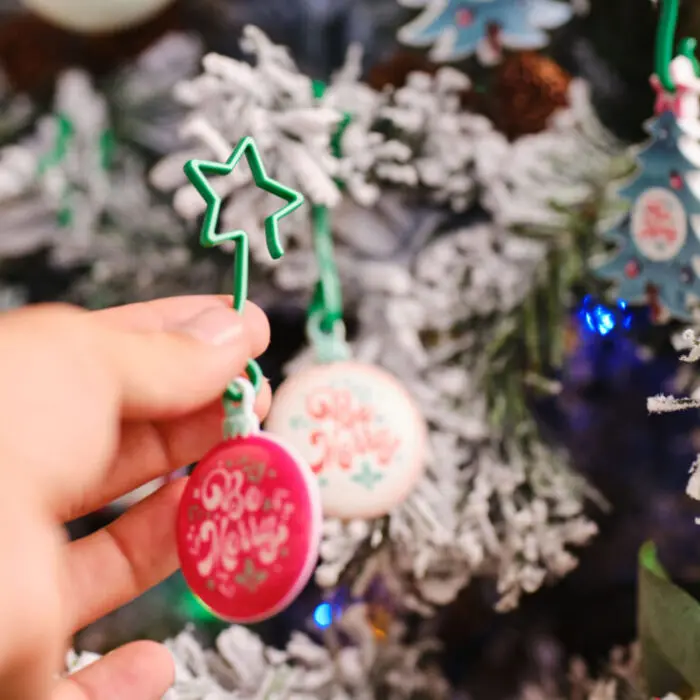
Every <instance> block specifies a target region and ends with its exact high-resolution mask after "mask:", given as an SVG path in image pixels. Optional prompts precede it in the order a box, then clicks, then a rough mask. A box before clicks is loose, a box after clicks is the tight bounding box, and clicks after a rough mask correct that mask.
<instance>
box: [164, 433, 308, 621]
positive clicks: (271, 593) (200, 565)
mask: <svg viewBox="0 0 700 700" xmlns="http://www.w3.org/2000/svg"><path fill="white" fill-rule="evenodd" d="M321 523H322V515H321V502H320V495H319V488H318V484H317V483H316V480H315V478H314V476H313V474H312V472H311V470H310V468H309V466H308V464H306V463H305V462H304V460H303V458H302V457H301V456H300V455H298V454H297V453H296V451H295V450H294V449H293V448H290V447H288V446H287V445H285V444H284V443H283V442H282V441H280V440H279V439H277V438H276V437H274V436H271V435H269V434H267V433H256V434H253V435H251V436H249V437H239V438H235V439H231V440H226V441H224V442H222V443H221V444H219V445H218V446H217V447H215V448H214V449H213V450H211V452H209V453H208V454H207V455H206V456H205V457H204V458H203V459H202V460H201V461H200V462H199V464H198V465H197V467H196V468H195V470H194V472H193V473H192V475H191V476H190V478H189V482H188V484H187V487H186V489H185V492H184V494H183V497H182V501H181V502H180V508H179V511H178V516H177V543H178V552H179V556H180V563H181V567H182V573H183V575H184V577H185V580H186V581H187V583H188V585H189V587H190V588H191V589H192V591H193V592H194V593H195V595H197V597H198V598H200V600H201V601H202V602H203V603H204V604H205V605H206V606H207V607H208V608H210V609H211V610H212V612H214V613H215V614H216V615H218V616H219V617H221V618H223V619H225V620H228V621H229V622H235V623H242V624H246V623H252V622H257V621H260V620H264V619H266V618H268V617H272V616H273V615H275V614H276V613H278V612H280V611H281V610H283V609H284V608H286V607H287V606H288V605H289V604H290V603H292V601H293V600H294V599H295V598H296V597H297V596H298V595H299V593H300V592H301V591H302V589H303V588H304V586H305V585H306V583H307V582H308V581H309V579H310V577H311V574H312V573H313V570H314V567H315V565H316V561H317V557H318V549H319V545H320V539H321Z"/></svg>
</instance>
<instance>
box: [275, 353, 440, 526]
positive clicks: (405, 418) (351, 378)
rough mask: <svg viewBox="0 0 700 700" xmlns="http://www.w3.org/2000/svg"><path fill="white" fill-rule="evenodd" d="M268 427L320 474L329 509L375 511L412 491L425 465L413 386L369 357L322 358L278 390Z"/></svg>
mask: <svg viewBox="0 0 700 700" xmlns="http://www.w3.org/2000/svg"><path fill="white" fill-rule="evenodd" d="M266 427H267V430H269V431H271V432H273V433H274V434H275V435H278V436H280V437H281V438H283V439H284V440H285V441H286V442H288V443H290V444H292V445H294V446H295V447H296V448H297V449H298V450H299V452H300V453H301V454H302V456H303V457H304V458H305V459H306V461H307V462H308V463H309V464H310V465H311V469H312V471H313V472H314V473H315V474H316V476H317V478H318V482H319V485H320V488H321V499H322V502H323V512H324V514H326V515H328V516H331V517H336V518H341V519H345V520H348V519H354V518H373V517H379V516H381V515H384V514H386V513H388V512H389V511H390V510H391V509H392V508H393V507H394V506H396V505H398V504H399V503H401V502H402V501H403V500H404V499H405V498H406V497H407V496H408V494H409V492H410V491H411V489H412V488H413V486H414V485H415V483H416V481H417V480H418V478H419V477H420V475H421V473H422V470H423V461H424V453H425V444H426V426H425V422H424V420H423V418H422V416H421V414H420V412H419V410H418V408H417V406H416V404H415V403H414V401H413V399H412V398H411V396H410V395H409V394H408V392H407V391H406V390H405V389H404V388H403V387H402V386H401V384H399V382H397V381H396V379H394V377H392V376H391V375H390V374H388V373H387V372H384V371H383V370H380V369H378V368H376V367H374V366H371V365H364V364H361V363H357V362H351V361H348V362H335V363H331V364H327V365H317V366H314V367H312V368H310V369H307V370H305V371H303V372H300V373H299V374H296V375H294V376H293V377H291V378H290V379H288V380H287V381H286V382H285V383H284V384H283V385H282V386H281V387H280V388H279V389H278V390H277V392H276V393H275V401H274V404H273V407H272V410H271V412H270V415H269V417H268V419H267V423H266Z"/></svg>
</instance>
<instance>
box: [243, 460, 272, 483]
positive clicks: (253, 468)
mask: <svg viewBox="0 0 700 700" xmlns="http://www.w3.org/2000/svg"><path fill="white" fill-rule="evenodd" d="M266 470H267V464H266V463H265V462H250V463H249V464H246V465H245V466H244V467H243V472H244V473H245V475H246V476H247V477H248V481H250V483H251V484H259V483H260V482H261V481H262V480H263V479H264V478H265V471H266Z"/></svg>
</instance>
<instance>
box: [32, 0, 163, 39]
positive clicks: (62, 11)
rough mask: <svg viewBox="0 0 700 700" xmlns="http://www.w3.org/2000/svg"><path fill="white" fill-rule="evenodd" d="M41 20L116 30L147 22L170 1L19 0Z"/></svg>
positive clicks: (87, 28)
mask: <svg viewBox="0 0 700 700" xmlns="http://www.w3.org/2000/svg"><path fill="white" fill-rule="evenodd" d="M22 1H23V2H24V4H25V5H26V6H27V7H28V8H29V9H30V10H31V11H32V12H34V13H36V14H37V15H39V16H40V17H42V18H43V19H45V20H47V21H48V22H51V23H52V24H56V25H58V26H59V27H62V28H63V29H68V30H70V31H74V32H80V33H85V34H99V33H103V32H115V31H120V30H122V29H128V28H129V27H133V26H136V25H138V24H141V23H142V22H146V21H147V20H149V19H151V17H153V16H155V15H157V14H158V13H159V12H160V11H161V10H163V9H165V8H166V7H167V6H168V5H169V4H171V3H172V1H173V0H22Z"/></svg>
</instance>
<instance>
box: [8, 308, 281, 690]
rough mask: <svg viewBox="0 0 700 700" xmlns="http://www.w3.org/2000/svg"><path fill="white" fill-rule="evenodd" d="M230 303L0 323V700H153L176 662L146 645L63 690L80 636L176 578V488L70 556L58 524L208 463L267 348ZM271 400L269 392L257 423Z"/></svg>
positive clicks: (255, 325)
mask: <svg viewBox="0 0 700 700" xmlns="http://www.w3.org/2000/svg"><path fill="white" fill-rule="evenodd" d="M231 301H232V300H231V299H230V298H226V297H207V296H204V297H182V298H175V299H164V300H161V301H155V302H150V303H145V304H136V305H132V306H125V307H121V308H117V309H111V310H108V311H100V312H87V311H82V310H79V309H74V308H72V307H66V306H59V305H56V306H53V305H47V306H39V307H34V308H32V307H29V308H27V309H21V310H19V311H16V312H11V313H7V314H5V315H4V316H2V317H0V417H1V420H0V554H1V555H2V568H1V569H0V571H1V572H2V579H1V580H0V630H2V634H1V635H0V695H1V696H2V698H3V700H15V699H17V700H20V699H21V700H47V699H49V698H50V699H51V700H117V699H122V698H128V699H129V700H156V699H157V698H160V697H161V696H162V695H163V693H164V692H165V691H166V690H167V688H168V687H169V685H170V684H171V683H172V680H173V673H174V669H173V662H172V659H171V658H170V655H169V653H168V652H167V650H166V649H165V648H164V647H162V646H160V645H158V644H155V643H152V642H136V643H133V644H130V645H127V646H125V647H122V648H121V649H118V650H117V651H115V652H113V653H112V654H108V655H107V656H105V657H104V658H102V659H101V660H99V661H97V662H96V663H95V664H92V665H91V666H89V667H87V668H85V669H83V670H82V671H80V672H78V673H76V674H74V675H72V676H70V678H66V679H60V680H57V678H56V673H57V672H59V671H60V670H61V669H62V668H63V659H64V655H65V652H66V650H67V645H68V643H69V639H70V636H71V634H72V633H73V632H75V631H76V630H78V629H80V628H82V627H84V626H85V625H87V624H89V623H90V622H92V621H94V620H96V619H97V618H99V617H101V616H103V615H104V614H106V613H108V612H109V611H111V610H113V609H115V608H116V607H118V606H120V605H122V604H124V603H126V602H128V601H129V600H131V599H132V598H134V597H136V596H137V595H139V594H140V593H142V592H143V591H145V590H146V589H148V588H150V587H151V586H153V585H155V584H156V583H158V582H159V581H161V580H162V579H164V578H166V577H167V576H169V575H170V574H171V573H172V572H173V571H175V569H176V568H177V566H178V561H177V552H176V545H175V518H176V509H177V505H178V502H179V500H180V496H181V494H182V490H183V486H184V480H178V481H173V482H171V483H169V484H167V485H165V486H163V487H162V488H161V489H159V490H158V491H157V492H156V493H154V494H153V495H152V496H149V497H148V498H147V499H146V500H144V501H143V502H141V503H139V504H137V505H136V506H134V507H133V508H131V509H130V510H128V511H127V512H126V513H125V514H124V515H123V516H122V517H120V518H119V519H118V520H116V521H115V522H114V523H112V524H111V525H109V526H108V527H106V528H104V529H102V530H100V531H98V532H96V533H94V534H92V535H89V536H87V537H85V538H83V539H81V540H78V541H76V542H72V543H68V542H67V539H66V536H65V534H64V530H63V528H62V523H64V522H67V521H69V520H72V519H74V518H76V517H79V516H81V515H84V514H86V513H89V512H91V511H94V510H96V509H98V508H100V507H102V506H104V505H106V504H107V503H109V502H111V501H113V500H114V499H116V498H118V497H120V496H122V495H124V494H126V493H128V492H129V491H131V490H133V489H134V488H136V487H138V486H140V485H143V484H145V483H147V482H149V481H151V480H152V479H155V478H157V477H161V476H165V475H166V474H168V473H170V472H173V471H175V470H177V469H178V468H180V467H182V466H184V465H186V464H190V463H192V462H195V461H197V460H198V459H199V458H200V457H202V456H203V454H204V453H205V452H206V451H207V450H208V449H210V448H211V447H212V446H213V445H214V444H215V443H216V442H218V441H219V440H220V439H221V422H222V418H223V411H222V407H221V401H220V399H221V395H222V393H223V391H224V389H225V387H226V385H227V384H228V382H230V381H231V380H232V379H233V378H234V377H236V376H240V375H241V374H242V373H243V372H244V370H245V365H246V361H247V360H248V359H249V358H251V357H256V356H258V355H259V354H260V353H261V352H263V351H264V349H265V348H266V347H267V344H268V341H269V328H268V324H267V320H266V318H265V316H264V314H263V313H262V311H260V309H258V308H257V307H255V306H253V305H251V304H249V305H248V306H247V307H246V310H245V312H244V314H243V315H242V316H239V315H238V314H236V312H235V311H233V310H232V309H231ZM269 401H270V391H269V387H267V386H265V387H264V389H263V391H261V394H260V398H259V400H258V405H257V407H256V410H257V411H258V413H259V415H260V416H261V417H262V416H263V415H264V414H265V413H266V411H267V408H268V406H269Z"/></svg>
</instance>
